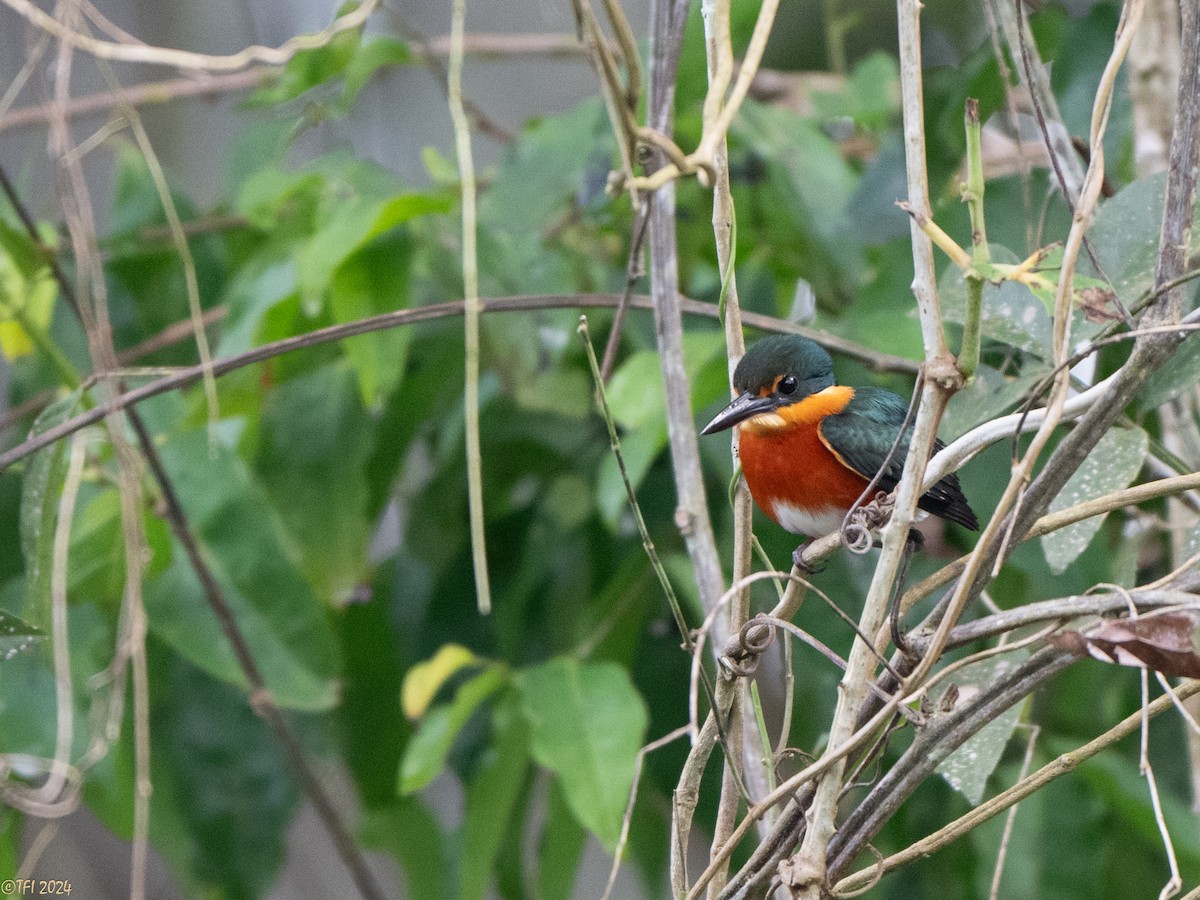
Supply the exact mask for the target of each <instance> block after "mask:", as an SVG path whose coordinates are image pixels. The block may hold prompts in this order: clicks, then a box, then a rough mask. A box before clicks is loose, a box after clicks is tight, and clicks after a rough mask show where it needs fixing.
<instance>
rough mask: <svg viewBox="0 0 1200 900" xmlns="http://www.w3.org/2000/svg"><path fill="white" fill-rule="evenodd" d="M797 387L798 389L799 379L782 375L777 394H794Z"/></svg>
mask: <svg viewBox="0 0 1200 900" xmlns="http://www.w3.org/2000/svg"><path fill="white" fill-rule="evenodd" d="M798 387H800V379H798V378H797V377H796V376H795V375H784V376H783V378H781V379H779V393H781V394H794V393H796V388H798Z"/></svg>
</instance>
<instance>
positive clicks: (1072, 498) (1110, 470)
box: [1042, 428, 1147, 574]
mask: <svg viewBox="0 0 1200 900" xmlns="http://www.w3.org/2000/svg"><path fill="white" fill-rule="evenodd" d="M1146 446H1147V437H1146V432H1144V431H1142V429H1140V428H1114V429H1112V430H1111V431H1109V432H1108V433H1107V434H1105V435H1104V437H1102V438H1100V441H1099V443H1097V444H1096V446H1095V447H1094V448H1093V449H1092V452H1091V453H1089V454H1088V455H1087V456H1086V457H1085V458H1084V460H1083V462H1082V463H1081V464H1080V466H1079V468H1078V469H1076V470H1075V473H1074V474H1073V475H1072V476H1071V478H1070V480H1069V481H1068V482H1067V483H1066V485H1065V486H1064V487H1063V489H1062V490H1061V491H1060V492H1059V494H1058V496H1057V497H1055V498H1054V500H1053V502H1051V504H1050V511H1051V512H1058V511H1059V510H1063V509H1066V508H1067V507H1068V506H1074V505H1076V504H1077V503H1083V502H1085V501H1087V500H1095V499H1096V498H1097V497H1103V496H1104V495H1105V494H1110V493H1112V492H1113V491H1119V490H1121V489H1122V488H1126V487H1129V484H1130V482H1132V481H1133V479H1134V478H1135V477H1136V476H1137V473H1138V472H1139V471H1140V470H1141V468H1142V463H1143V461H1144V460H1145V459H1146ZM1104 519H1105V516H1093V517H1092V518H1090V519H1084V520H1083V521H1082V522H1076V523H1075V524H1074V525H1068V526H1067V527H1066V528H1060V529H1059V530H1058V531H1052V532H1050V533H1049V534H1047V535H1044V536H1043V537H1042V552H1043V553H1045V554H1046V562H1047V563H1049V564H1050V568H1051V570H1053V571H1054V573H1055V574H1062V572H1063V571H1064V570H1065V569H1066V568H1067V566H1069V565H1070V564H1071V563H1073V562H1074V561H1075V559H1076V558H1077V557H1078V556H1079V554H1081V553H1082V552H1083V551H1084V550H1086V549H1087V546H1088V544H1090V543H1091V541H1092V538H1093V537H1095V536H1096V532H1098V531H1099V530H1100V526H1101V525H1103V524H1104Z"/></svg>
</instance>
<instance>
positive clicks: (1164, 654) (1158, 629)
mask: <svg viewBox="0 0 1200 900" xmlns="http://www.w3.org/2000/svg"><path fill="white" fill-rule="evenodd" d="M1198 628H1200V612H1193V611H1187V612H1175V613H1164V614H1163V615H1159V616H1142V617H1140V618H1137V619H1119V620H1116V621H1112V622H1105V623H1104V624H1103V625H1101V626H1099V627H1098V628H1097V629H1096V630H1095V631H1092V632H1090V633H1088V634H1084V633H1083V632H1079V631H1064V632H1060V633H1059V634H1055V635H1051V636H1050V637H1048V638H1047V641H1048V642H1049V643H1050V644H1053V645H1054V646H1056V647H1061V648H1062V649H1064V650H1071V651H1073V652H1075V653H1079V654H1081V655H1082V653H1083V652H1084V651H1085V650H1086V651H1087V652H1088V653H1090V654H1091V655H1092V656H1094V657H1095V658H1096V659H1098V660H1101V661H1102V662H1108V663H1115V664H1117V665H1121V666H1133V667H1135V668H1140V669H1152V670H1154V671H1156V672H1162V673H1163V674H1164V675H1172V676H1178V677H1182V678H1200V652H1198V650H1200V648H1198V647H1197V643H1196V637H1197V629H1198Z"/></svg>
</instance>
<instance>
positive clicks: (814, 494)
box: [738, 423, 867, 521]
mask: <svg viewBox="0 0 1200 900" xmlns="http://www.w3.org/2000/svg"><path fill="white" fill-rule="evenodd" d="M817 427H818V426H817V424H816V423H803V424H796V425H792V426H790V427H788V428H778V429H773V430H769V431H764V430H759V429H755V428H752V427H743V428H742V429H741V432H740V437H739V442H738V455H739V457H740V459H741V462H742V472H743V474H744V475H745V476H746V484H747V485H748V486H749V488H750V493H751V494H752V495H753V496H754V500H755V502H756V503H757V504H758V506H759V508H760V509H761V510H762V511H763V512H765V513H766V514H767V515H768V516H770V517H771V518H772V519H775V520H776V521H778V519H777V517H776V515H775V511H774V509H773V508H772V507H773V505H774V503H775V501H777V500H778V501H783V502H785V503H789V504H791V505H792V506H796V507H798V508H800V509H803V510H814V511H815V510H820V509H823V508H828V507H830V506H832V507H835V508H837V509H839V510H847V509H849V508H850V507H851V506H853V505H854V501H856V500H857V499H858V496H859V494H861V493H862V491H863V488H865V487H866V486H867V479H865V478H863V477H862V476H861V475H859V474H858V473H857V472H854V471H852V470H850V469H848V468H846V466H844V465H842V463H841V462H840V461H839V460H838V458H837V457H836V456H834V455H833V453H831V452H830V450H829V448H828V447H826V446H825V445H824V444H823V443H821V438H820V436H819V435H818V433H817Z"/></svg>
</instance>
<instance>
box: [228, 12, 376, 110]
mask: <svg viewBox="0 0 1200 900" xmlns="http://www.w3.org/2000/svg"><path fill="white" fill-rule="evenodd" d="M360 38H361V34H360V32H359V31H357V30H350V31H343V32H341V33H339V34H337V35H335V36H334V37H333V39H332V40H330V41H327V42H324V43H322V44H321V45H320V46H318V47H310V48H307V49H304V50H301V51H299V52H298V53H296V54H295V55H294V56H293V57H292V58H291V59H289V60H288V61H287V65H285V66H284V67H283V71H282V72H280V74H279V78H278V80H277V81H276V82H275V83H274V84H273V85H270V86H269V87H264V88H259V89H258V90H257V91H255V92H254V94H253V95H251V97H250V99H249V100H248V101H247V102H248V104H249V105H250V106H273V105H275V104H277V103H284V102H286V101H288V100H294V99H295V98H296V97H299V96H300V95H301V94H304V93H307V92H308V91H310V90H312V89H313V88H315V87H318V86H319V85H322V84H325V83H326V82H329V81H332V80H334V79H336V78H339V77H341V75H342V73H343V72H346V71H347V67H348V66H349V65H350V64H351V61H352V60H353V59H354V58H355V56H356V55H357V51H358V45H359V40H360Z"/></svg>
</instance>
